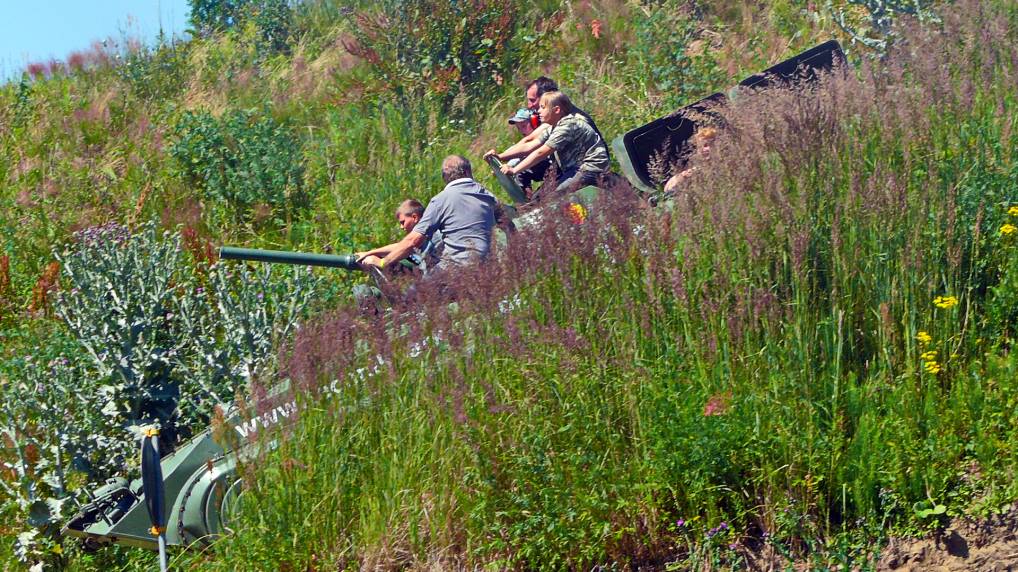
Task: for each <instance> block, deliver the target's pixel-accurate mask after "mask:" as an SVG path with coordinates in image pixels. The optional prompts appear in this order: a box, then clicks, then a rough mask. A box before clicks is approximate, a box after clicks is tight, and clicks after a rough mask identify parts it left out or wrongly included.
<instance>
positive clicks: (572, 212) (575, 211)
mask: <svg viewBox="0 0 1018 572" xmlns="http://www.w3.org/2000/svg"><path fill="white" fill-rule="evenodd" d="M566 214H568V215H569V218H570V220H572V221H573V222H574V223H576V224H583V221H585V220H587V209H585V208H583V205H581V204H580V203H571V204H570V205H569V206H568V207H567V208H566Z"/></svg>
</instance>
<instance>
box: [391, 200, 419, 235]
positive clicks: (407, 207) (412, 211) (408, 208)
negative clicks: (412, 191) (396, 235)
mask: <svg viewBox="0 0 1018 572" xmlns="http://www.w3.org/2000/svg"><path fill="white" fill-rule="evenodd" d="M422 216H424V205H422V204H421V202H420V201H418V200H417V199H407V200H405V201H403V202H402V203H400V204H399V206H398V207H397V208H396V222H398V223H399V227H400V228H402V229H403V232H410V231H411V230H413V229H414V227H415V226H417V223H418V222H420V221H421V217H422Z"/></svg>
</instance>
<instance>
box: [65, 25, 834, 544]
mask: <svg viewBox="0 0 1018 572" xmlns="http://www.w3.org/2000/svg"><path fill="white" fill-rule="evenodd" d="M844 61H845V56H844V53H843V52H842V50H841V46H840V45H839V44H838V42H837V41H834V40H831V41H829V42H826V43H823V44H820V45H818V46H816V47H814V48H811V49H810V50H807V51H805V52H803V53H801V54H798V55H797V56H794V57H792V58H789V59H788V60H785V61H783V62H781V63H779V64H777V65H775V66H772V67H771V68H768V69H767V70H764V71H763V72H761V73H759V74H754V75H752V76H750V77H748V78H746V79H745V80H743V81H742V82H741V83H740V84H739V85H738V86H737V87H734V88H732V89H731V90H729V92H727V93H728V94H729V95H725V94H722V93H716V94H714V95H711V96H708V97H706V98H704V99H701V100H699V101H696V102H694V103H691V104H689V105H687V106H685V107H683V108H681V109H679V110H677V111H676V112H674V113H672V114H669V115H668V116H666V117H662V118H660V119H656V120H654V121H651V122H650V123H647V124H645V125H642V126H640V127H637V128H635V129H632V130H630V131H628V132H626V133H624V134H622V135H620V136H619V137H617V138H615V140H613V141H612V149H613V151H614V155H615V157H616V158H617V159H618V161H619V164H620V166H621V168H622V173H623V176H624V177H625V178H626V179H627V180H628V182H629V183H630V185H632V186H633V188H635V189H637V190H638V191H640V192H642V193H643V194H644V196H645V197H647V198H648V199H651V200H650V202H651V203H652V204H653V203H654V202H655V201H654V200H652V199H653V198H654V197H655V196H659V195H660V191H659V189H658V188H657V187H658V184H657V182H655V181H654V180H653V179H652V177H651V175H650V170H649V166H650V162H651V160H652V159H653V157H655V156H658V155H660V154H661V153H662V152H664V153H671V155H669V156H676V157H680V158H681V157H682V155H683V153H685V152H686V151H687V141H688V140H689V138H690V137H692V135H693V133H694V132H695V131H696V129H697V128H698V125H697V124H696V121H695V120H694V119H693V118H694V117H704V116H705V114H706V115H708V116H709V113H710V110H711V109H712V108H714V107H716V106H719V105H724V104H725V103H726V101H728V98H729V97H731V96H737V95H738V93H739V91H740V90H743V91H745V90H753V89H760V88H763V87H769V86H774V85H782V84H785V85H787V84H797V83H804V82H811V81H814V80H815V79H816V78H817V77H818V75H819V73H820V72H822V71H830V70H832V69H835V68H836V67H837V66H838V65H839V64H841V63H843V62H844ZM693 112H695V113H693ZM489 165H490V166H491V168H492V169H493V171H495V173H496V178H497V179H498V181H499V183H500V185H501V186H503V187H504V188H505V191H506V193H508V194H509V196H510V197H512V198H513V200H514V201H515V202H516V204H517V206H525V205H523V203H525V202H526V196H525V195H524V194H523V192H522V190H521V189H520V187H519V185H518V184H517V183H516V181H515V180H513V179H512V178H511V177H505V176H502V175H501V172H500V170H499V167H500V165H499V163H498V162H497V161H489ZM600 192H601V190H600V189H598V188H596V187H584V188H583V189H580V190H579V191H577V192H576V193H573V194H571V195H569V196H567V197H563V200H567V201H572V202H575V203H580V204H583V205H584V207H586V208H588V209H589V208H591V207H592V206H593V205H594V204H595V203H596V199H597V196H598V194H599V193H600ZM667 201H668V198H667V197H664V199H663V200H658V201H656V202H658V203H659V204H661V203H663V204H665V205H667V204H668V202H667ZM540 211H541V209H535V210H531V211H530V212H528V213H526V214H524V215H522V216H521V217H518V218H516V222H517V224H522V225H523V226H526V225H529V224H540ZM219 256H220V258H221V259H223V260H247V261H261V262H268V263H278V264H300V265H309V266H324V267H329V268H342V269H344V270H350V271H352V270H360V269H361V267H360V266H359V265H358V264H357V260H356V257H355V256H354V255H353V254H344V255H330V254H312V253H300V252H283V251H276V250H256V249H248V248H235V247H229V246H224V247H222V248H221V249H220V250H219ZM404 263H405V264H408V265H410V266H412V265H413V264H412V263H410V262H408V261H404ZM375 270H376V272H375V273H374V274H378V275H379V276H380V274H379V273H378V272H377V269H375ZM383 279H384V278H383ZM297 413H298V411H297V405H296V402H294V401H291V402H289V403H287V404H284V405H282V406H279V407H276V408H275V409H272V410H270V411H268V412H267V413H263V414H262V415H260V416H258V417H255V418H254V419H250V420H243V419H241V418H240V417H239V416H237V415H234V416H232V418H229V420H228V421H227V422H226V426H227V427H228V430H227V431H226V434H230V435H231V436H233V431H230V430H229V428H232V429H233V430H235V431H236V434H237V435H236V436H234V437H235V438H234V439H233V441H234V442H237V443H242V445H239V446H236V447H233V448H231V447H228V446H224V445H222V444H221V442H220V441H219V440H217V439H214V438H213V437H214V433H213V430H212V429H207V430H206V431H205V432H203V433H201V434H199V435H197V436H196V437H193V438H192V439H190V440H188V441H186V442H184V443H182V444H180V445H179V446H177V448H176V449H175V450H174V451H173V452H172V453H170V454H168V455H165V456H164V457H162V459H161V461H160V467H161V469H162V475H163V483H164V489H165V499H166V501H165V506H167V507H169V513H168V514H169V520H168V523H167V526H166V540H167V544H170V545H189V544H193V543H208V542H210V541H211V540H212V539H214V538H215V537H216V536H218V535H220V534H223V533H224V532H226V531H228V530H229V525H230V522H231V514H232V513H233V511H234V510H235V508H236V507H237V506H238V505H239V502H240V500H241V498H242V494H241V491H242V486H243V484H242V481H241V479H240V477H239V476H238V475H237V461H238V459H242V458H244V456H245V455H248V454H251V453H253V452H254V451H255V450H256V449H255V447H256V445H253V444H251V443H252V442H253V441H254V439H253V437H254V436H255V434H256V433H257V432H258V430H259V425H260V426H261V427H263V428H264V427H269V426H271V425H272V424H274V423H280V422H284V421H288V420H292V419H293V418H294V417H296V415H297ZM237 436H239V437H240V439H237V438H236V437H237ZM226 441H230V440H226ZM150 526H151V524H150V521H149V515H148V510H147V508H146V506H145V502H144V496H143V492H142V480H141V479H140V478H136V479H134V480H128V479H126V478H122V477H121V478H115V479H110V480H109V481H107V483H106V484H105V485H103V486H102V487H100V488H98V489H97V490H96V491H95V492H94V493H92V495H91V500H90V501H89V502H88V503H87V504H86V505H84V506H83V507H82V508H81V510H80V511H79V512H78V514H76V515H75V516H74V517H73V518H71V520H70V521H68V523H67V524H66V525H65V526H64V528H63V530H62V532H63V533H65V534H68V535H71V536H76V537H80V538H83V539H85V541H86V542H87V543H88V544H89V545H91V546H101V545H105V544H125V545H129V546H137V547H142V548H148V549H151V550H156V548H157V540H156V537H155V536H153V535H152V534H151V533H150V532H149V527H150Z"/></svg>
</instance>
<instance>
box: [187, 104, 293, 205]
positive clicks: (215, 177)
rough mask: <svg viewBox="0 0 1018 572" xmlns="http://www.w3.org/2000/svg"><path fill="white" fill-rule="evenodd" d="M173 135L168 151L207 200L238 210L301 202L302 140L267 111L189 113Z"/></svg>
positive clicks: (189, 180) (188, 179)
mask: <svg viewBox="0 0 1018 572" xmlns="http://www.w3.org/2000/svg"><path fill="white" fill-rule="evenodd" d="M174 133H175V134H176V137H177V139H176V141H175V142H174V143H173V144H172V145H171V147H170V154H171V155H172V156H173V158H174V159H175V160H176V162H177V166H178V169H179V170H180V172H181V174H182V175H183V176H184V178H185V179H186V180H187V181H188V182H190V183H192V184H194V185H196V186H197V187H199V188H200V189H202V191H203V192H204V193H205V196H206V197H207V198H209V199H213V200H220V201H225V202H227V203H228V204H229V206H230V207H232V208H237V209H242V208H244V207H251V206H254V205H257V204H267V205H271V206H272V207H277V208H280V207H287V206H289V205H290V204H291V203H298V204H299V203H301V202H302V201H303V196H302V191H303V187H304V167H303V165H302V164H301V162H300V160H301V157H302V156H303V150H302V148H301V143H300V141H299V140H298V139H297V138H296V137H295V136H294V135H293V134H292V133H291V132H290V130H289V129H288V128H287V127H286V126H285V125H283V124H281V123H279V122H277V121H276V120H274V119H273V118H272V117H271V116H270V115H269V114H268V113H267V112H265V113H262V114H258V113H255V112H254V111H231V112H228V113H226V114H225V115H224V116H223V117H221V118H219V119H216V118H215V117H213V115H212V114H211V113H209V112H208V111H188V112H186V113H184V115H183V116H182V117H181V118H180V120H179V121H178V122H177V124H176V126H175V127H174Z"/></svg>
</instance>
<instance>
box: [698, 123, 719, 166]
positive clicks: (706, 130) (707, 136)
mask: <svg viewBox="0 0 1018 572" xmlns="http://www.w3.org/2000/svg"><path fill="white" fill-rule="evenodd" d="M717 137H718V130H717V128H716V127H710V126H707V127H702V128H700V129H699V130H697V132H696V134H695V135H693V148H694V150H695V152H696V153H697V154H698V155H699V156H701V157H703V158H704V159H706V158H709V157H710V148H711V145H713V144H714V140H715V139H717Z"/></svg>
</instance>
